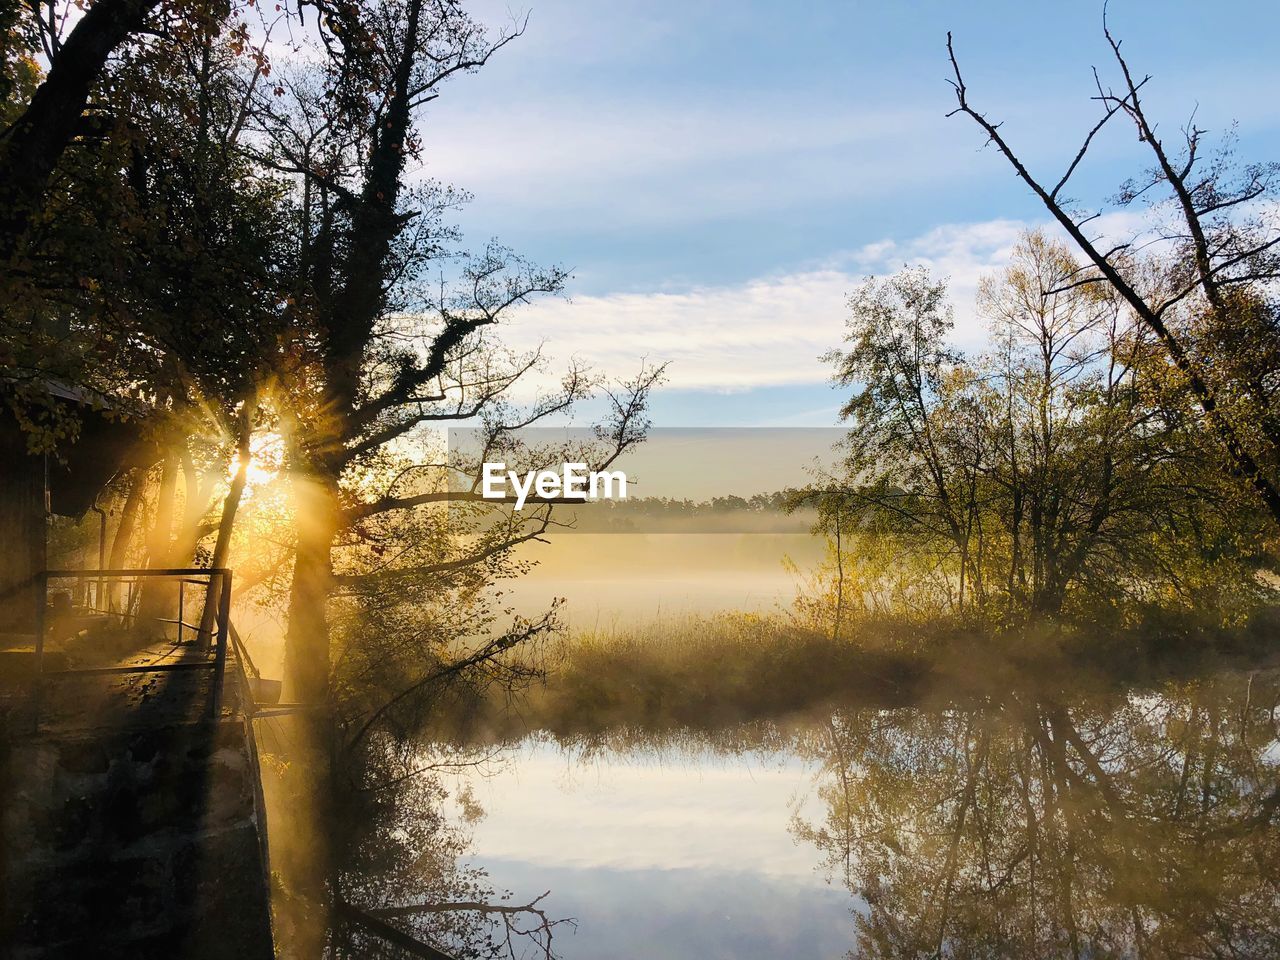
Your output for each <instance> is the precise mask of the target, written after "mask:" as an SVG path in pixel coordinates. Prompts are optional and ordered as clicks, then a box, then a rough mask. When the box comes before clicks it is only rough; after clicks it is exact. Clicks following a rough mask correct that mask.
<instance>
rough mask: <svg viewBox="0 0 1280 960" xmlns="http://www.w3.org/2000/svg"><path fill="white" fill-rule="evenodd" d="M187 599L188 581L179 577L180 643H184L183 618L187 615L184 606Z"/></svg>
mask: <svg viewBox="0 0 1280 960" xmlns="http://www.w3.org/2000/svg"><path fill="white" fill-rule="evenodd" d="M186 599H187V581H186V580H183V579H182V578H181V577H179V578H178V643H182V618H183V617H184V616H186V611H185V609H184V607H185V606H186V603H185V601H186Z"/></svg>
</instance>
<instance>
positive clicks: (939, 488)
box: [810, 233, 1262, 619]
mask: <svg viewBox="0 0 1280 960" xmlns="http://www.w3.org/2000/svg"><path fill="white" fill-rule="evenodd" d="M1080 273H1081V268H1080V265H1079V264H1078V263H1077V261H1076V260H1075V259H1074V258H1073V257H1072V256H1071V254H1070V251H1069V250H1068V248H1066V247H1065V246H1064V245H1063V244H1061V243H1057V242H1054V241H1051V240H1050V239H1048V238H1047V237H1046V236H1045V235H1043V234H1041V233H1030V234H1027V235H1026V236H1024V237H1023V238H1022V239H1021V241H1020V242H1019V243H1018V245H1017V246H1016V247H1015V249H1014V254H1013V259H1012V262H1011V264H1010V266H1009V267H1008V268H1007V269H1006V270H1004V271H1002V272H1001V273H1000V274H999V275H996V276H993V277H989V278H987V279H986V280H984V281H983V283H982V286H981V290H980V295H979V298H978V307H979V310H980V312H981V313H982V314H983V315H984V316H985V317H986V318H987V319H988V321H989V323H990V324H991V332H992V342H993V345H992V347H991V349H989V350H988V351H987V352H985V353H983V354H981V355H978V356H976V357H973V358H967V357H964V356H962V355H960V354H959V353H958V352H956V351H954V350H952V349H951V348H949V347H948V345H947V342H946V338H947V334H948V333H949V331H950V321H949V316H950V307H949V305H948V304H947V302H946V293H945V287H944V285H943V284H942V283H938V282H935V281H932V280H931V279H930V278H929V277H928V276H927V274H925V273H924V272H923V271H921V270H918V269H916V270H912V269H908V270H905V271H903V272H902V273H900V274H898V275H896V276H894V277H891V278H888V279H886V280H868V281H866V282H865V283H864V284H863V286H862V287H861V288H859V290H858V291H857V292H856V293H855V294H854V296H853V297H851V299H850V307H851V310H852V314H851V317H850V320H849V333H848V336H847V342H848V343H849V345H850V346H849V348H848V349H847V350H845V351H836V352H834V353H832V354H830V355H828V359H829V360H831V361H832V362H833V363H834V364H835V367H836V373H835V380H836V382H837V383H838V384H840V385H842V386H846V387H851V388H852V389H853V391H854V393H853V397H852V399H851V400H850V401H849V402H848V403H847V404H846V405H845V407H844V410H843V413H844V416H845V417H846V419H848V420H850V421H851V424H852V428H851V430H850V434H849V438H848V440H847V441H846V444H845V452H846V458H845V473H844V475H843V476H839V477H833V478H830V479H829V480H827V481H826V482H825V483H824V484H823V490H822V492H821V494H820V495H819V496H818V502H819V505H820V507H822V519H823V521H824V523H825V525H826V529H828V530H831V528H832V525H833V524H839V525H840V527H839V533H840V539H841V543H842V545H843V549H844V550H845V552H846V553H848V554H849V562H848V563H842V564H838V570H837V572H838V573H839V575H840V576H841V578H842V579H844V578H846V577H847V578H848V582H849V583H850V584H851V585H852V584H854V583H856V584H858V585H859V586H858V588H857V589H858V590H859V592H860V593H861V594H862V596H860V597H859V596H854V597H850V598H849V600H850V601H851V606H852V607H854V608H857V607H863V608H865V607H866V606H867V605H868V600H869V599H870V598H873V597H877V596H879V597H883V596H884V595H885V594H886V593H892V594H894V595H895V596H896V602H897V604H898V609H899V610H900V611H904V610H905V609H907V608H913V609H917V610H920V609H923V608H925V607H928V606H930V605H932V607H933V609H934V610H935V611H938V610H939V608H942V609H949V610H951V611H954V612H959V613H975V614H980V615H982V616H984V617H1000V618H1005V619H1008V618H1013V619H1018V618H1021V617H1024V616H1027V615H1035V616H1050V617H1056V616H1059V615H1061V614H1063V613H1068V614H1070V615H1072V616H1089V617H1098V616H1103V615H1105V616H1107V617H1114V616H1120V617H1124V616H1129V615H1134V614H1135V613H1136V611H1137V610H1138V609H1139V608H1141V607H1142V606H1143V605H1146V604H1151V605H1154V606H1159V605H1160V604H1162V603H1163V604H1168V603H1170V602H1172V598H1173V597H1177V598H1179V599H1178V601H1177V602H1179V603H1182V604H1184V605H1185V606H1186V608H1188V609H1194V608H1196V606H1197V603H1199V605H1200V609H1201V612H1202V613H1208V612H1209V611H1213V612H1214V613H1215V614H1218V615H1223V616H1227V617H1234V616H1236V615H1238V613H1239V612H1240V610H1241V609H1243V608H1241V607H1239V606H1238V605H1237V604H1236V603H1234V602H1231V601H1229V600H1227V599H1226V595H1225V594H1226V592H1219V591H1218V588H1217V587H1214V586H1212V584H1213V583H1214V582H1217V583H1219V584H1222V585H1225V584H1227V583H1231V584H1234V585H1235V586H1234V592H1235V595H1236V596H1237V597H1238V598H1240V599H1241V600H1244V601H1245V607H1247V606H1248V604H1249V603H1251V602H1254V601H1256V600H1257V599H1259V598H1260V597H1261V593H1260V587H1259V585H1258V584H1257V583H1256V582H1254V580H1253V573H1252V570H1253V569H1254V568H1255V566H1256V564H1257V563H1258V562H1260V560H1261V557H1262V537H1261V531H1260V530H1259V528H1258V526H1257V524H1256V523H1255V521H1254V519H1253V517H1252V514H1251V511H1250V510H1249V509H1248V507H1247V506H1245V505H1241V504H1240V503H1239V502H1238V498H1237V497H1235V496H1234V495H1233V493H1232V490H1233V487H1232V485H1231V483H1230V482H1228V481H1227V480H1226V479H1225V478H1222V477H1221V476H1220V475H1219V474H1218V473H1216V472H1214V471H1213V470H1212V469H1207V468H1206V466H1205V463H1206V457H1205V454H1204V451H1203V449H1202V444H1201V442H1200V434H1199V432H1198V431H1197V430H1195V429H1194V426H1193V425H1194V419H1193V418H1189V417H1188V416H1187V411H1186V410H1185V409H1184V408H1183V406H1182V405H1181V404H1180V403H1179V402H1178V398H1177V397H1176V396H1175V397H1174V398H1173V399H1172V400H1171V399H1170V390H1169V387H1168V384H1167V378H1166V377H1165V376H1164V371H1163V369H1162V364H1161V354H1160V351H1159V347H1158V345H1157V344H1156V343H1154V342H1153V338H1152V337H1151V336H1150V334H1149V333H1148V332H1147V331H1146V330H1145V328H1144V327H1143V326H1142V325H1141V324H1140V323H1138V322H1137V321H1135V320H1134V319H1132V317H1131V314H1130V313H1129V311H1128V308H1127V306H1126V304H1125V302H1124V301H1123V299H1122V298H1121V297H1119V296H1118V295H1116V294H1114V293H1108V292H1107V289H1106V288H1102V287H1098V286H1095V285H1087V284H1075V283H1072V282H1070V278H1074V277H1078V276H1079V275H1080ZM810 496H812V494H810ZM885 542H889V543H893V544H896V545H897V547H898V549H899V556H903V555H905V559H904V560H902V561H900V562H899V564H898V566H899V568H900V569H901V568H902V564H903V563H906V564H907V567H908V568H909V569H910V570H911V574H910V576H909V577H908V578H907V579H908V580H909V581H910V582H909V583H903V582H902V581H901V580H900V579H898V578H897V576H896V575H895V574H894V573H891V572H890V570H889V569H888V568H887V567H886V566H885V565H884V563H883V562H882V561H881V560H877V559H875V557H876V555H877V553H881V552H882V549H881V548H880V547H879V546H877V544H882V543H885ZM873 570H874V571H876V572H875V573H874V574H873V573H872V571H873ZM844 592H846V591H842V601H843V593H844ZM1161 598H1163V599H1161ZM1246 598H1247V599H1246ZM1126 611H1128V612H1126Z"/></svg>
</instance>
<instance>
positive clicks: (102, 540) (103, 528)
mask: <svg viewBox="0 0 1280 960" xmlns="http://www.w3.org/2000/svg"><path fill="white" fill-rule="evenodd" d="M100 496H102V491H101V490H99V491H98V493H97V494H96V495H95V496H94V498H93V506H92V507H90V509H91V510H93V512H94V513H96V514H97V515H98V590H97V593H95V594H94V596H93V604H94V606H96V607H101V606H103V603H102V591H103V590H104V589H105V586H104V584H105V581H104V580H103V578H102V571H103V570H105V569H106V567H107V511H105V510H103V509H102V507H100V506H98V497H100Z"/></svg>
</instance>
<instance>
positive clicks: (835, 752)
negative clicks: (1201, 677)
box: [795, 677, 1280, 958]
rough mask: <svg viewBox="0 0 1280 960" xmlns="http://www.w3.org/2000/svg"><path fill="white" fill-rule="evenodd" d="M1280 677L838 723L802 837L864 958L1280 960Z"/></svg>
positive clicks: (1012, 700)
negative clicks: (828, 879) (1279, 690)
mask: <svg viewBox="0 0 1280 960" xmlns="http://www.w3.org/2000/svg"><path fill="white" fill-rule="evenodd" d="M1275 689H1276V688H1275V682H1274V678H1271V677H1268V678H1267V679H1266V680H1265V682H1264V680H1263V678H1261V677H1255V678H1253V679H1252V680H1250V679H1249V678H1238V677H1237V678H1223V679H1219V680H1217V681H1215V682H1205V683H1189V684H1182V685H1170V686H1168V687H1165V688H1163V689H1161V690H1160V691H1159V692H1158V693H1155V694H1149V695H1131V696H1127V697H1123V698H1110V699H1105V698H1104V699H1102V700H1099V701H1089V700H1083V701H1077V702H1074V703H1071V704H1069V705H1068V704H1065V703H1063V702H1058V701H1055V700H1040V701H1035V700H1033V699H1031V698H1024V697H1019V696H1012V695H1011V696H1006V697H1001V698H996V699H991V700H987V701H986V702H983V703H981V704H978V705H974V706H971V707H965V708H956V709H948V710H939V711H926V710H896V711H889V712H883V713H866V712H862V713H857V712H839V713H837V714H836V715H835V716H833V717H832V718H831V719H830V721H829V722H828V723H827V724H825V725H823V727H822V729H821V730H820V731H815V735H814V737H813V738H812V740H811V741H810V743H809V744H808V748H809V749H811V750H812V751H813V755H814V756H817V757H820V758H821V760H822V762H823V774H822V777H821V783H820V785H819V787H818V791H819V794H820V796H821V797H822V799H823V801H824V803H825V807H826V810H827V813H826V816H825V818H824V819H823V820H822V821H821V822H819V823H817V824H810V823H805V822H803V821H800V820H797V822H796V825H795V830H796V833H797V835H798V836H800V837H802V838H804V839H807V840H809V841H811V842H813V843H814V844H816V846H817V847H818V849H819V850H820V851H821V852H822V854H823V857H824V864H825V866H826V868H827V869H828V870H829V871H830V872H831V873H832V874H833V875H834V876H835V877H838V878H839V879H840V880H841V881H842V882H843V883H844V885H845V886H846V887H847V888H848V889H849V890H850V891H851V892H852V893H854V894H855V895H856V896H859V897H860V898H862V899H864V900H865V902H866V903H867V905H868V910H867V911H866V912H865V913H864V914H859V915H858V916H857V917H856V919H855V923H856V928H857V938H858V945H857V950H856V951H855V953H856V954H857V955H861V956H868V957H907V956H911V957H914V956H939V955H942V956H952V957H991V956H999V957H1003V956H1009V957H1099V956H1124V957H1127V956H1133V957H1171V956H1177V957H1182V956H1190V957H1218V956H1225V957H1257V958H1264V957H1276V956H1280V901H1278V900H1277V880H1280V846H1278V844H1277V834H1276V831H1275V829H1274V827H1273V825H1272V818H1273V816H1274V814H1275V812H1276V808H1277V806H1278V805H1280V771H1277V765H1278V764H1280V752H1278V751H1277V747H1276V728H1275V716H1274V707H1275V703H1276V693H1275Z"/></svg>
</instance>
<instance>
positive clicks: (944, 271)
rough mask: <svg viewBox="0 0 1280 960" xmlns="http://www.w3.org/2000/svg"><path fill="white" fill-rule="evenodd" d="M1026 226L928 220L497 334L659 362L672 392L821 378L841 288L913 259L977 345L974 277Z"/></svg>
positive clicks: (610, 369)
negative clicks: (730, 278) (810, 258)
mask: <svg viewBox="0 0 1280 960" xmlns="http://www.w3.org/2000/svg"><path fill="white" fill-rule="evenodd" d="M1026 227H1027V224H1024V223H1022V222H1019V221H1016V220H993V221H989V222H985V223H974V224H955V225H947V226H940V227H937V228H935V229H933V230H930V231H929V232H927V233H925V234H923V235H921V236H919V237H915V238H912V239H910V240H906V241H895V240H882V241H878V242H876V243H870V244H866V245H864V246H862V247H860V248H858V249H856V250H853V251H846V252H842V253H840V254H837V255H835V256H833V257H831V258H829V259H828V260H827V261H826V262H824V263H821V264H818V265H815V266H814V267H813V268H811V269H806V270H801V271H796V272H791V273H786V274H782V275H778V276H773V277H762V278H758V279H754V280H751V281H749V282H747V283H743V284H739V285H734V286H718V287H717V286H696V287H691V288H689V289H687V290H683V291H655V292H647V293H646V292H626V293H613V294H604V295H599V296H583V297H577V298H575V299H574V300H573V301H571V302H565V301H543V302H541V303H537V304H534V305H532V306H530V307H528V308H526V309H524V310H522V311H521V312H520V313H519V314H518V318H517V319H514V320H513V322H512V323H511V324H510V325H509V326H508V327H507V328H506V332H505V333H504V336H503V339H504V340H505V341H506V342H507V343H508V344H509V345H510V346H512V347H516V348H519V349H526V348H530V347H532V346H535V345H537V344H538V343H539V342H546V344H547V348H548V352H549V353H550V354H551V355H553V356H561V357H564V356H568V355H574V356H577V357H578V358H580V359H582V360H583V361H585V362H587V363H589V364H591V365H592V366H594V367H596V368H598V369H601V370H603V371H604V372H607V373H609V374H612V375H615V376H621V375H626V374H629V373H633V372H634V371H635V370H636V368H637V366H638V364H639V361H640V358H641V357H647V358H649V359H650V360H653V361H663V360H669V361H671V367H670V380H669V383H670V386H671V387H672V388H674V389H686V390H721V391H736V390H744V389H750V388H753V387H762V386H780V385H786V384H811V383H821V382H823V381H825V380H826V378H827V376H828V369H827V368H826V366H825V365H824V364H822V363H821V362H820V361H819V360H818V357H819V356H820V355H821V354H823V353H825V352H826V351H828V350H830V349H832V348H833V347H835V346H837V345H839V343H840V342H841V340H842V338H843V335H844V322H845V315H846V306H845V303H846V300H847V298H848V294H849V292H850V291H851V290H852V289H853V288H854V287H855V286H856V285H857V284H858V283H859V282H860V281H861V280H862V278H863V277H864V276H866V275H867V274H880V275H883V274H887V273H892V272H894V271H896V270H898V269H900V268H901V267H902V266H903V265H904V264H923V265H925V266H927V267H928V268H929V269H930V270H932V271H933V272H934V274H935V275H936V276H947V277H949V278H950V281H951V295H952V300H953V302H954V304H955V308H956V331H955V337H954V340H955V342H956V343H957V344H958V345H959V346H961V347H969V348H972V347H976V346H979V345H980V344H981V343H982V341H983V338H984V329H983V325H982V322H981V321H980V319H979V318H978V317H977V314H976V312H975V310H974V297H975V295H976V293H977V289H978V282H979V280H980V279H981V277H982V276H983V275H985V274H987V273H990V272H992V271H994V270H997V269H999V268H1000V267H1001V266H1003V265H1004V264H1005V263H1007V262H1008V259H1009V255H1010V253H1011V251H1012V248H1013V245H1014V243H1015V242H1016V240H1017V237H1018V234H1019V233H1020V232H1021V231H1022V230H1024V229H1025V228H1026Z"/></svg>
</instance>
